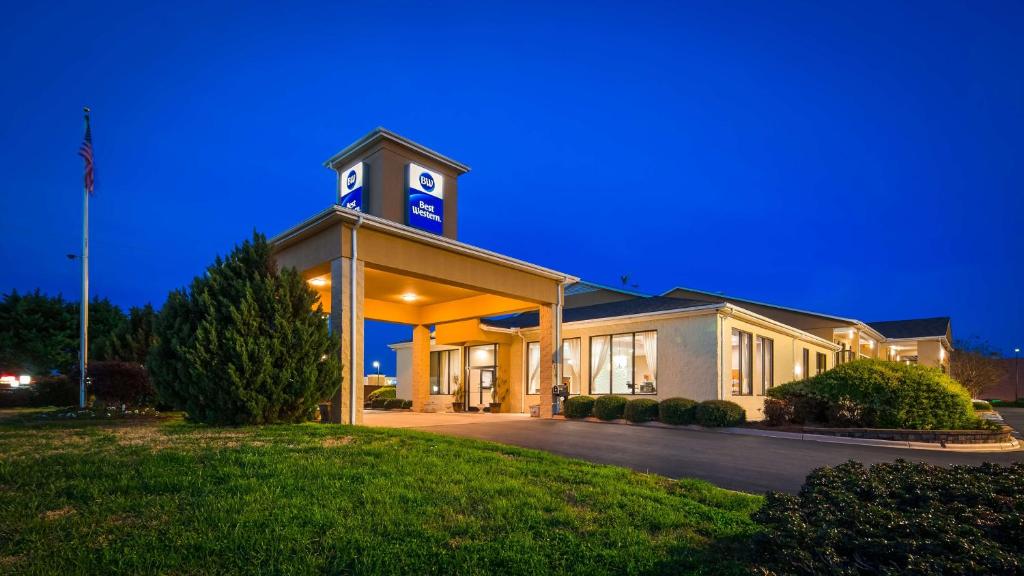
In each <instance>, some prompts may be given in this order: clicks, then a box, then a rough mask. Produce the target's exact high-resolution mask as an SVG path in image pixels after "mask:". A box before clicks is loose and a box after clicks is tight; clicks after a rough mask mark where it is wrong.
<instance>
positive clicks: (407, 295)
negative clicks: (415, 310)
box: [402, 292, 417, 302]
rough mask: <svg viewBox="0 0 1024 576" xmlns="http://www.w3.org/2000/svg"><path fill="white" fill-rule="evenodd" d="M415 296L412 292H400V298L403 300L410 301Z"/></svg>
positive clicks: (414, 298)
mask: <svg viewBox="0 0 1024 576" xmlns="http://www.w3.org/2000/svg"><path fill="white" fill-rule="evenodd" d="M416 298H417V296H416V295H415V294H413V293H412V292H406V293H405V294H402V300H405V301H406V302H412V301H414V300H416Z"/></svg>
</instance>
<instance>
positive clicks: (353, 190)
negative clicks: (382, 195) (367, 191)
mask: <svg viewBox="0 0 1024 576" xmlns="http://www.w3.org/2000/svg"><path fill="white" fill-rule="evenodd" d="M338 205H339V206H341V207H342V208H348V209H350V210H359V211H360V212H362V210H363V163H362V162H360V163H358V164H356V165H355V166H352V167H350V168H346V169H345V170H343V171H342V172H341V182H339V183H338Z"/></svg>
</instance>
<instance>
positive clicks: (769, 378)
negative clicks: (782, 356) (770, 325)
mask: <svg viewBox="0 0 1024 576" xmlns="http://www.w3.org/2000/svg"><path fill="white" fill-rule="evenodd" d="M754 378H756V379H757V381H758V383H759V385H760V386H761V394H764V393H765V392H767V391H768V389H769V388H771V387H772V386H774V385H775V342H773V341H772V339H771V338H765V337H764V336H758V337H757V338H755V339H754Z"/></svg>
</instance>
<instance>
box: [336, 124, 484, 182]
mask: <svg viewBox="0 0 1024 576" xmlns="http://www.w3.org/2000/svg"><path fill="white" fill-rule="evenodd" d="M378 140H390V141H392V142H397V143H398V144H401V145H403V146H406V147H408V148H412V149H413V150H415V151H417V152H419V153H420V154H423V155H424V156H426V157H428V158H430V159H432V160H436V161H437V162H440V163H441V164H444V165H445V166H448V167H449V168H454V169H455V171H457V172H459V173H460V174H465V173H466V172H469V166H466V165H465V164H463V163H462V162H459V161H457V160H453V159H451V158H449V157H447V156H445V155H444V154H441V153H440V152H436V151H434V150H431V149H430V148H427V147H426V146H424V145H422V144H419V143H417V142H413V141H412V140H409V139H408V138H406V137H404V136H400V135H398V134H395V133H394V132H392V131H391V130H388V129H387V128H384V127H383V126H378V127H376V128H374V129H373V130H370V131H369V132H368V133H367V134H366V135H364V136H363V137H362V138H360V139H359V140H356V141H355V142H353V143H351V144H349V145H348V146H346V147H345V148H344V149H342V150H341V152H338V153H337V154H335V155H334V156H331V157H330V158H328V159H327V161H326V162H324V166H325V167H327V168H331V169H332V170H333V169H334V167H335V165H336V164H340V163H342V162H344V161H345V160H348V159H349V157H351V156H352V155H353V154H354V153H355V152H357V151H358V150H360V149H361V148H364V147H366V146H369V145H370V144H373V143H374V142H376V141H378Z"/></svg>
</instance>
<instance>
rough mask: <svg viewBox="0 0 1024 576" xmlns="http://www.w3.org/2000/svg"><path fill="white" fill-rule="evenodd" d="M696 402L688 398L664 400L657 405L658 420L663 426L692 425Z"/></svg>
mask: <svg viewBox="0 0 1024 576" xmlns="http://www.w3.org/2000/svg"><path fill="white" fill-rule="evenodd" d="M696 407H697V401H696V400H690V399H689V398H666V399H664V400H662V401H661V402H660V403H659V404H658V420H659V421H660V422H663V423H665V424H675V425H682V424H693V421H694V420H693V411H694V408H696Z"/></svg>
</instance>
